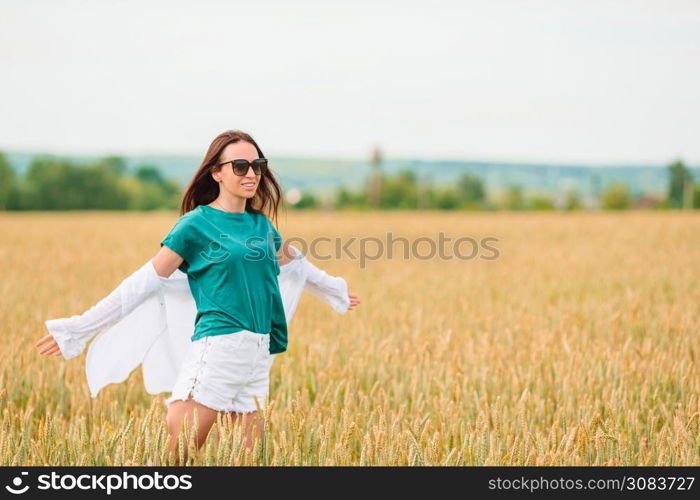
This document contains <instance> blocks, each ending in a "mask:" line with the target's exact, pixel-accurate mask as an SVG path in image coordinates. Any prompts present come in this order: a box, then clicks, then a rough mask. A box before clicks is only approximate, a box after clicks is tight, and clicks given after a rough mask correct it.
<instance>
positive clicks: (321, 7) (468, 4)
mask: <svg viewBox="0 0 700 500" xmlns="http://www.w3.org/2000/svg"><path fill="white" fill-rule="evenodd" d="M0 62H1V63H2V70H1V73H0V74H1V76H0V110H2V112H1V115H0V116H1V118H0V149H4V150H24V151H34V150H41V151H49V152H61V153H63V152H65V153H82V152H88V153H98V154H102V153H118V154H128V153H162V154H180V153H186V154H195V155H203V154H204V152H205V150H206V148H207V146H208V145H209V142H210V141H211V140H212V139H213V138H214V137H215V136H216V135H217V134H218V133H219V132H221V131H223V130H226V129H231V128H240V129H243V130H245V131H248V132H250V133H251V134H252V135H253V137H254V138H255V139H256V140H257V141H258V142H259V143H260V146H261V147H262V149H263V151H264V152H265V154H266V155H267V156H276V155H303V156H324V157H325V156H336V157H344V158H363V157H366V156H367V155H368V154H369V152H370V150H371V148H372V147H373V146H374V145H379V146H381V147H382V149H383V151H384V153H385V154H386V155H387V156H393V157H418V158H455V159H475V160H515V161H553V162H572V163H594V164H601V163H608V162H618V163H620V162H623V163H624V162H632V163H666V162H668V161H669V160H671V159H673V158H675V157H678V156H680V157H682V158H683V159H684V160H686V162H689V163H695V164H697V163H700V127H699V125H698V121H699V119H700V90H699V89H700V1H698V0H688V1H681V0H661V1H642V0H638V1H613V0H601V1H595V0H581V1H566V0H554V1H532V0H529V1H525V0H514V1H504V0H488V1H466V0H459V1H441V0H433V1H425V0H420V1H413V0H399V1H386V0H371V1H369V0H351V1H340V0H325V1H311V0H293V1H289V0H280V1H273V0H247V1H238V0H224V1H216V0H197V1H189V0H188V1H176V0H168V1H162V2H161V1H145V0H138V1H118V2H117V1H111V2H110V1H99V2H96V1H64V0H51V1H38V0H33V1H32V0H16V1H14V0H3V1H2V3H0Z"/></svg>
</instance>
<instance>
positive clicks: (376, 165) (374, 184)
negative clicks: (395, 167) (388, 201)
mask: <svg viewBox="0 0 700 500" xmlns="http://www.w3.org/2000/svg"><path fill="white" fill-rule="evenodd" d="M381 166H382V153H381V151H380V150H379V148H378V147H375V148H374V149H373V151H372V170H371V172H370V180H369V202H370V205H372V206H374V207H375V208H378V207H379V203H380V201H381V196H382V193H381V180H382V173H381Z"/></svg>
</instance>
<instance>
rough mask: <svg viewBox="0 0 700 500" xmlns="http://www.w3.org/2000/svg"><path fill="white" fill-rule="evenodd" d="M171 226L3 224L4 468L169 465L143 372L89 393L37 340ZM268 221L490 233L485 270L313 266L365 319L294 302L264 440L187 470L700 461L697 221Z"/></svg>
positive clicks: (514, 216)
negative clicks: (492, 250)
mask: <svg viewBox="0 0 700 500" xmlns="http://www.w3.org/2000/svg"><path fill="white" fill-rule="evenodd" d="M176 218H177V214H176V213H174V212H153V213H145V214H144V213H141V214H138V213H125V212H122V213H119V212H99V211H87V212H62V213H41V212H38V213H3V214H1V215H0V234H1V235H2V243H0V262H1V263H2V275H3V278H4V279H3V280H2V281H0V292H1V293H2V314H1V315H0V317H1V322H2V323H1V326H2V333H1V335H2V346H1V347H0V350H1V355H2V360H3V361H2V369H1V370H0V377H1V380H0V407H1V408H2V417H1V423H0V463H1V464H2V465H134V464H144V463H146V461H147V460H149V459H150V460H153V461H154V462H155V463H156V464H163V463H165V462H164V460H165V459H164V454H165V452H166V443H167V430H166V426H165V410H166V408H165V405H164V403H163V401H164V399H165V398H166V397H167V396H168V394H167V393H164V394H160V395H157V396H152V395H149V394H148V393H146V392H145V390H144V388H143V384H142V378H141V373H140V371H139V370H137V371H135V372H134V373H132V374H131V376H130V378H129V379H128V381H126V382H125V383H122V384H114V385H110V386H108V387H106V388H105V389H104V390H103V391H102V392H101V393H100V394H99V396H98V398H97V399H95V400H93V399H91V398H90V395H89V392H88V388H87V383H86V379H85V373H84V361H85V354H82V355H81V356H80V357H78V358H74V359H71V360H68V361H66V360H64V359H63V358H62V357H53V356H52V357H46V356H41V355H39V354H38V351H37V349H36V348H35V347H34V343H35V342H36V340H38V339H39V338H40V337H42V336H43V335H45V334H46V331H45V328H44V326H43V321H44V320H46V319H51V318H58V317H66V316H69V315H73V314H80V313H82V312H83V311H85V310H86V309H87V308H89V307H90V306H92V305H93V304H94V303H95V302H96V301H97V300H99V299H101V298H102V297H104V296H105V295H107V294H108V293H109V292H110V291H111V290H113V289H114V287H116V286H117V285H118V284H119V282H120V281H121V280H122V279H123V278H124V277H126V276H127V275H128V274H130V273H131V272H133V271H135V270H136V269H137V268H138V267H139V266H140V265H142V264H143V262H145V261H146V260H147V259H149V258H151V257H152V256H153V255H155V253H156V252H157V250H158V248H159V242H160V240H161V239H162V237H163V236H164V235H165V234H167V232H168V230H169V229H170V227H171V226H172V224H173V223H174V222H175V220H176ZM278 227H279V230H280V232H281V234H282V236H283V237H285V238H290V237H297V238H302V239H304V240H305V241H311V239H312V238H314V237H318V236H326V237H331V238H334V237H339V238H341V239H346V240H347V239H348V238H351V237H356V238H361V237H368V236H374V237H379V238H382V239H385V237H386V233H387V232H388V231H391V232H392V233H393V235H394V237H405V238H407V239H408V240H409V241H415V239H416V238H419V237H428V238H432V239H437V237H438V233H439V232H443V233H444V234H445V235H446V236H448V237H451V238H453V239H454V238H459V237H463V236H468V237H472V238H475V239H477V240H478V239H479V238H485V237H493V238H497V240H496V241H497V242H496V243H493V244H492V246H493V247H496V248H497V249H498V258H496V259H495V260H483V259H478V258H476V259H471V260H460V259H444V258H438V257H436V258H432V259H417V258H410V259H404V258H403V256H402V255H401V252H400V251H397V252H395V254H394V256H393V258H388V257H387V256H386V255H385V256H383V257H381V258H379V259H377V260H372V261H369V262H366V263H365V265H364V266H363V265H360V263H359V261H358V260H356V259H352V258H350V257H345V258H342V259H330V260H314V259H313V257H310V258H311V260H313V261H314V262H315V263H316V264H317V265H318V266H319V267H321V268H323V269H325V270H327V271H328V272H329V273H331V274H334V275H338V276H343V277H345V278H346V279H347V280H348V282H349V285H350V291H351V292H354V293H357V294H358V295H359V296H360V298H361V300H362V304H361V305H359V306H358V307H357V309H356V310H354V311H349V312H348V313H346V314H345V315H339V314H337V313H335V312H334V311H333V310H332V309H331V308H330V307H329V306H328V305H327V304H325V303H324V302H323V301H322V300H321V299H319V298H317V297H315V296H312V295H310V294H308V293H306V294H304V296H302V300H301V302H300V304H299V308H298V310H297V313H296V315H295V317H294V319H293V321H292V323H291V325H290V329H289V350H288V351H287V352H286V353H284V354H281V355H279V356H277V358H276V360H275V363H274V365H273V367H272V372H271V380H270V391H271V393H270V399H271V403H272V404H271V405H270V406H268V408H267V411H266V415H267V418H266V424H265V425H266V432H265V439H264V441H263V442H262V443H257V445H256V447H255V449H254V450H253V451H252V452H249V451H248V450H247V449H246V448H245V447H244V446H242V445H241V434H240V429H237V430H234V432H233V433H232V434H229V433H224V434H223V436H224V439H222V441H221V445H220V446H218V447H217V446H215V442H214V440H213V439H209V440H208V441H207V443H206V444H205V446H204V447H203V448H202V449H201V450H200V451H199V452H198V453H192V454H191V455H190V457H189V458H188V460H189V462H188V463H189V464H194V465H699V464H700V433H699V432H698V431H699V428H700V422H699V420H700V402H699V395H700V379H699V377H698V367H697V356H698V355H699V354H700V352H698V340H699V339H700V214H697V213H670V212H666V213H662V212H642V211H638V212H623V213H573V214H563V213H539V214H537V213H505V212H504V213H456V212H383V213H370V212H367V213H327V212H308V213H300V212H288V213H286V214H283V215H282V216H281V218H280V222H279V226H278ZM325 248H326V249H327V248H328V247H327V246H326V247H325ZM372 248H374V247H372ZM371 251H372V252H373V251H374V249H372V250H371ZM424 254H425V252H423V253H422V255H424ZM212 432H218V427H216V428H215V429H213V430H212Z"/></svg>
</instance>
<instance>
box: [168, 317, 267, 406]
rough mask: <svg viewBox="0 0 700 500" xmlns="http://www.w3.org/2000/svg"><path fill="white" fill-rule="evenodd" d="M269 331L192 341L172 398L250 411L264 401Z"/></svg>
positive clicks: (263, 404) (230, 334)
mask: <svg viewBox="0 0 700 500" xmlns="http://www.w3.org/2000/svg"><path fill="white" fill-rule="evenodd" d="M274 359H275V355H274V354H270V334H269V333H255V332H251V331H248V330H241V331H239V332H233V333H227V334H224V335H212V336H207V337H202V338H201V339H198V340H195V341H193V342H192V343H191V345H190V348H189V350H188V352H187V355H186V356H185V359H184V360H183V362H182V366H181V367H180V371H179V372H178V376H177V381H176V382H175V386H174V387H173V392H172V395H171V396H170V397H169V398H168V399H166V400H165V404H166V406H168V407H169V406H170V403H172V402H173V401H177V400H181V401H186V400H187V399H188V398H189V396H190V394H192V399H194V400H195V401H196V402H198V403H200V404H202V405H204V406H206V407H208V408H211V409H214V410H219V411H226V412H239V413H249V412H253V411H256V410H257V407H256V406H255V396H257V397H258V402H259V405H260V408H261V409H263V408H264V407H265V404H266V399H267V396H268V391H269V387H270V367H271V366H272V362H273V361H274Z"/></svg>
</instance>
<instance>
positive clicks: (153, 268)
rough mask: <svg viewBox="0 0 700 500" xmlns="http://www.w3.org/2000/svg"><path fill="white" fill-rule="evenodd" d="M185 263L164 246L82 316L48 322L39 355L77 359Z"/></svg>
mask: <svg viewBox="0 0 700 500" xmlns="http://www.w3.org/2000/svg"><path fill="white" fill-rule="evenodd" d="M182 262H183V258H182V257H181V256H180V255H178V254H177V253H175V252H174V251H173V250H171V249H170V248H168V247H167V246H165V245H164V246H162V247H161V248H160V250H159V251H158V253H157V254H156V255H155V257H153V258H152V259H150V260H149V261H148V262H146V263H145V264H144V265H142V266H141V267H140V268H139V269H138V270H137V271H135V272H134V273H132V274H131V275H130V276H128V277H127V278H125V279H124V280H123V281H122V282H121V283H120V284H119V286H118V287H117V288H115V289H114V290H113V291H112V292H111V293H110V294H109V295H107V296H106V297H105V298H103V299H102V300H100V301H99V302H98V303H97V304H95V305H94V306H92V307H91V308H90V309H88V310H87V311H85V312H84V313H83V314H81V315H76V316H71V317H68V318H58V319H50V320H47V321H45V322H44V324H45V325H46V329H47V330H48V331H49V334H48V335H45V336H44V337H42V338H41V339H39V340H38V341H37V342H36V344H35V346H36V347H37V348H38V349H39V354H44V355H47V356H50V355H54V356H60V355H63V357H64V358H65V359H69V358H72V357H75V356H78V355H79V354H80V353H81V352H83V350H84V349H85V345H86V344H87V343H88V341H89V340H90V339H91V338H92V337H94V336H95V335H96V334H97V333H99V332H100V331H102V330H105V329H107V328H109V327H110V326H112V325H114V324H116V323H117V322H119V321H120V320H121V319H122V318H123V317H125V316H126V315H128V314H129V313H130V312H131V311H132V310H134V309H135V308H136V307H137V306H138V305H139V304H141V303H142V302H143V301H144V300H146V299H147V298H148V297H150V296H151V295H152V294H154V293H156V292H157V291H158V289H159V287H160V278H161V277H163V278H167V277H169V276H170V275H171V274H172V273H173V272H174V271H175V270H176V269H177V268H178V267H179V266H180V264H182Z"/></svg>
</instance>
